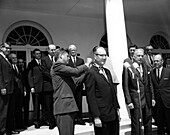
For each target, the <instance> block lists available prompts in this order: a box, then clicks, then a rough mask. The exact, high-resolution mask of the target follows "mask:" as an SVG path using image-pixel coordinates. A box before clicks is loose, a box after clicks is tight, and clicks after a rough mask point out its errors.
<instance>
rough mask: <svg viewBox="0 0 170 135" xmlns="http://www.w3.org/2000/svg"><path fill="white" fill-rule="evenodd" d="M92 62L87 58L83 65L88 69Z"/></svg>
mask: <svg viewBox="0 0 170 135" xmlns="http://www.w3.org/2000/svg"><path fill="white" fill-rule="evenodd" d="M92 61H93V60H92V59H91V58H87V61H86V63H85V65H86V66H87V67H88V68H90V67H91V63H92Z"/></svg>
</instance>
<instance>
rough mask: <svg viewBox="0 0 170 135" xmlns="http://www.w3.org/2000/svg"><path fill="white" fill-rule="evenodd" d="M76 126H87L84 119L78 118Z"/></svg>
mask: <svg viewBox="0 0 170 135" xmlns="http://www.w3.org/2000/svg"><path fill="white" fill-rule="evenodd" d="M75 124H79V125H86V124H85V122H84V121H83V119H82V118H76V119H75Z"/></svg>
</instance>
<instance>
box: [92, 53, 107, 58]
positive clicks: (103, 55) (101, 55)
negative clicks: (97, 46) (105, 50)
mask: <svg viewBox="0 0 170 135" xmlns="http://www.w3.org/2000/svg"><path fill="white" fill-rule="evenodd" d="M95 55H98V56H100V57H106V56H107V55H106V54H98V53H95Z"/></svg>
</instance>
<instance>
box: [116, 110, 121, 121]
mask: <svg viewBox="0 0 170 135" xmlns="http://www.w3.org/2000/svg"><path fill="white" fill-rule="evenodd" d="M117 114H118V120H119V121H121V117H120V111H119V109H117Z"/></svg>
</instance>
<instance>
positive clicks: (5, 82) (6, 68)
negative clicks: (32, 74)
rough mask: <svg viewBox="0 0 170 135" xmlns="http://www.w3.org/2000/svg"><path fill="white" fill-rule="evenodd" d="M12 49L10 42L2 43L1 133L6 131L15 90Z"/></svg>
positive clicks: (0, 72) (0, 74)
mask: <svg viewBox="0 0 170 135" xmlns="http://www.w3.org/2000/svg"><path fill="white" fill-rule="evenodd" d="M10 50H11V46H10V44H8V43H2V44H1V45H0V135H3V134H4V133H5V132H6V120H7V111H8V105H9V101H10V97H11V95H12V93H13V90H14V73H13V70H12V66H11V64H10V62H9V61H8V59H7V56H8V55H9V53H10Z"/></svg>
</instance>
